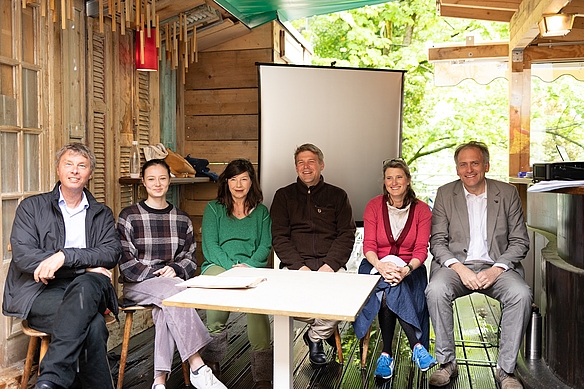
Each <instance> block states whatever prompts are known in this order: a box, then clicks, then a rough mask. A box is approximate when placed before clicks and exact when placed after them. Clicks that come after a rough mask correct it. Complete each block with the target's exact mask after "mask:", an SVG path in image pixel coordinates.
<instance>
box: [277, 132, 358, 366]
mask: <svg viewBox="0 0 584 389" xmlns="http://www.w3.org/2000/svg"><path fill="white" fill-rule="evenodd" d="M294 162H295V164H296V173H298V178H297V180H296V182H295V183H293V184H290V185H288V186H286V187H283V188H280V189H278V191H277V192H276V194H275V195H274V200H273V202H272V207H271V209H270V214H271V216H272V241H273V245H274V250H275V251H276V254H277V256H278V258H279V259H280V261H281V263H280V267H281V268H287V269H290V270H306V271H311V270H312V271H325V272H336V271H339V269H341V268H344V267H345V264H346V263H347V261H348V260H349V257H350V256H351V252H352V251H353V244H354V242H355V222H354V220H353V211H352V210H351V204H350V203H349V197H348V196H347V193H346V192H345V191H344V190H343V189H341V188H339V187H336V186H333V185H330V184H327V183H325V182H324V178H323V177H322V176H321V171H322V170H323V169H324V156H323V153H322V151H321V150H320V149H319V148H318V147H316V146H315V145H313V144H309V143H307V144H304V145H302V146H299V147H298V148H297V149H296V151H295V153H294ZM314 297H315V298H318V297H317V296H314ZM331 303H333V302H331ZM299 320H302V321H306V322H307V323H309V324H310V329H309V330H308V331H307V332H306V333H305V334H304V342H305V343H306V344H307V345H308V348H309V351H310V361H311V362H312V363H313V364H315V365H324V364H326V356H325V353H324V349H323V345H322V340H323V339H325V340H327V342H328V343H329V344H333V343H334V337H333V333H334V330H335V328H336V326H337V324H338V321H334V320H323V319H316V318H313V319H299Z"/></svg>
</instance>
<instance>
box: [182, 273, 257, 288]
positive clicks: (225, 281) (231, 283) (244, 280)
mask: <svg viewBox="0 0 584 389" xmlns="http://www.w3.org/2000/svg"><path fill="white" fill-rule="evenodd" d="M263 281H266V278H264V277H245V276H241V277H220V276H206V275H202V276H197V277H193V278H191V279H188V280H186V281H183V282H181V283H180V284H178V286H186V287H188V288H209V289H212V288H215V289H247V288H255V287H256V286H257V285H258V284H259V283H261V282H263Z"/></svg>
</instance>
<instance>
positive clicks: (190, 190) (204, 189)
mask: <svg viewBox="0 0 584 389" xmlns="http://www.w3.org/2000/svg"><path fill="white" fill-rule="evenodd" d="M181 196H182V197H183V198H184V199H185V200H208V199H212V198H214V197H215V196H217V184H216V183H214V182H209V183H202V184H201V183H197V184H194V185H183V186H182V188H181Z"/></svg>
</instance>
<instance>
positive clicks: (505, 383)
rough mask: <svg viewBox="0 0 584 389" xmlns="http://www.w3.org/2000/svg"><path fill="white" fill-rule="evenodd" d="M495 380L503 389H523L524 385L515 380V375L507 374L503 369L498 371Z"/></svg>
mask: <svg viewBox="0 0 584 389" xmlns="http://www.w3.org/2000/svg"><path fill="white" fill-rule="evenodd" d="M495 380H496V381H497V383H498V384H499V387H500V388H501V389H523V385H522V384H521V382H519V380H518V379H517V378H515V375H513V374H509V373H506V372H505V370H503V369H501V368H499V369H497V372H496V373H495Z"/></svg>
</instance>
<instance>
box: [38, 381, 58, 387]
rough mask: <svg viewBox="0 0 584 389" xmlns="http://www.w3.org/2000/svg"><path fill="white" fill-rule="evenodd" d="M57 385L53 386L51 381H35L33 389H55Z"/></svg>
mask: <svg viewBox="0 0 584 389" xmlns="http://www.w3.org/2000/svg"><path fill="white" fill-rule="evenodd" d="M57 388H58V387H57V385H55V384H53V383H52V382H51V381H45V380H42V381H37V383H36V385H35V386H34V389H57Z"/></svg>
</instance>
